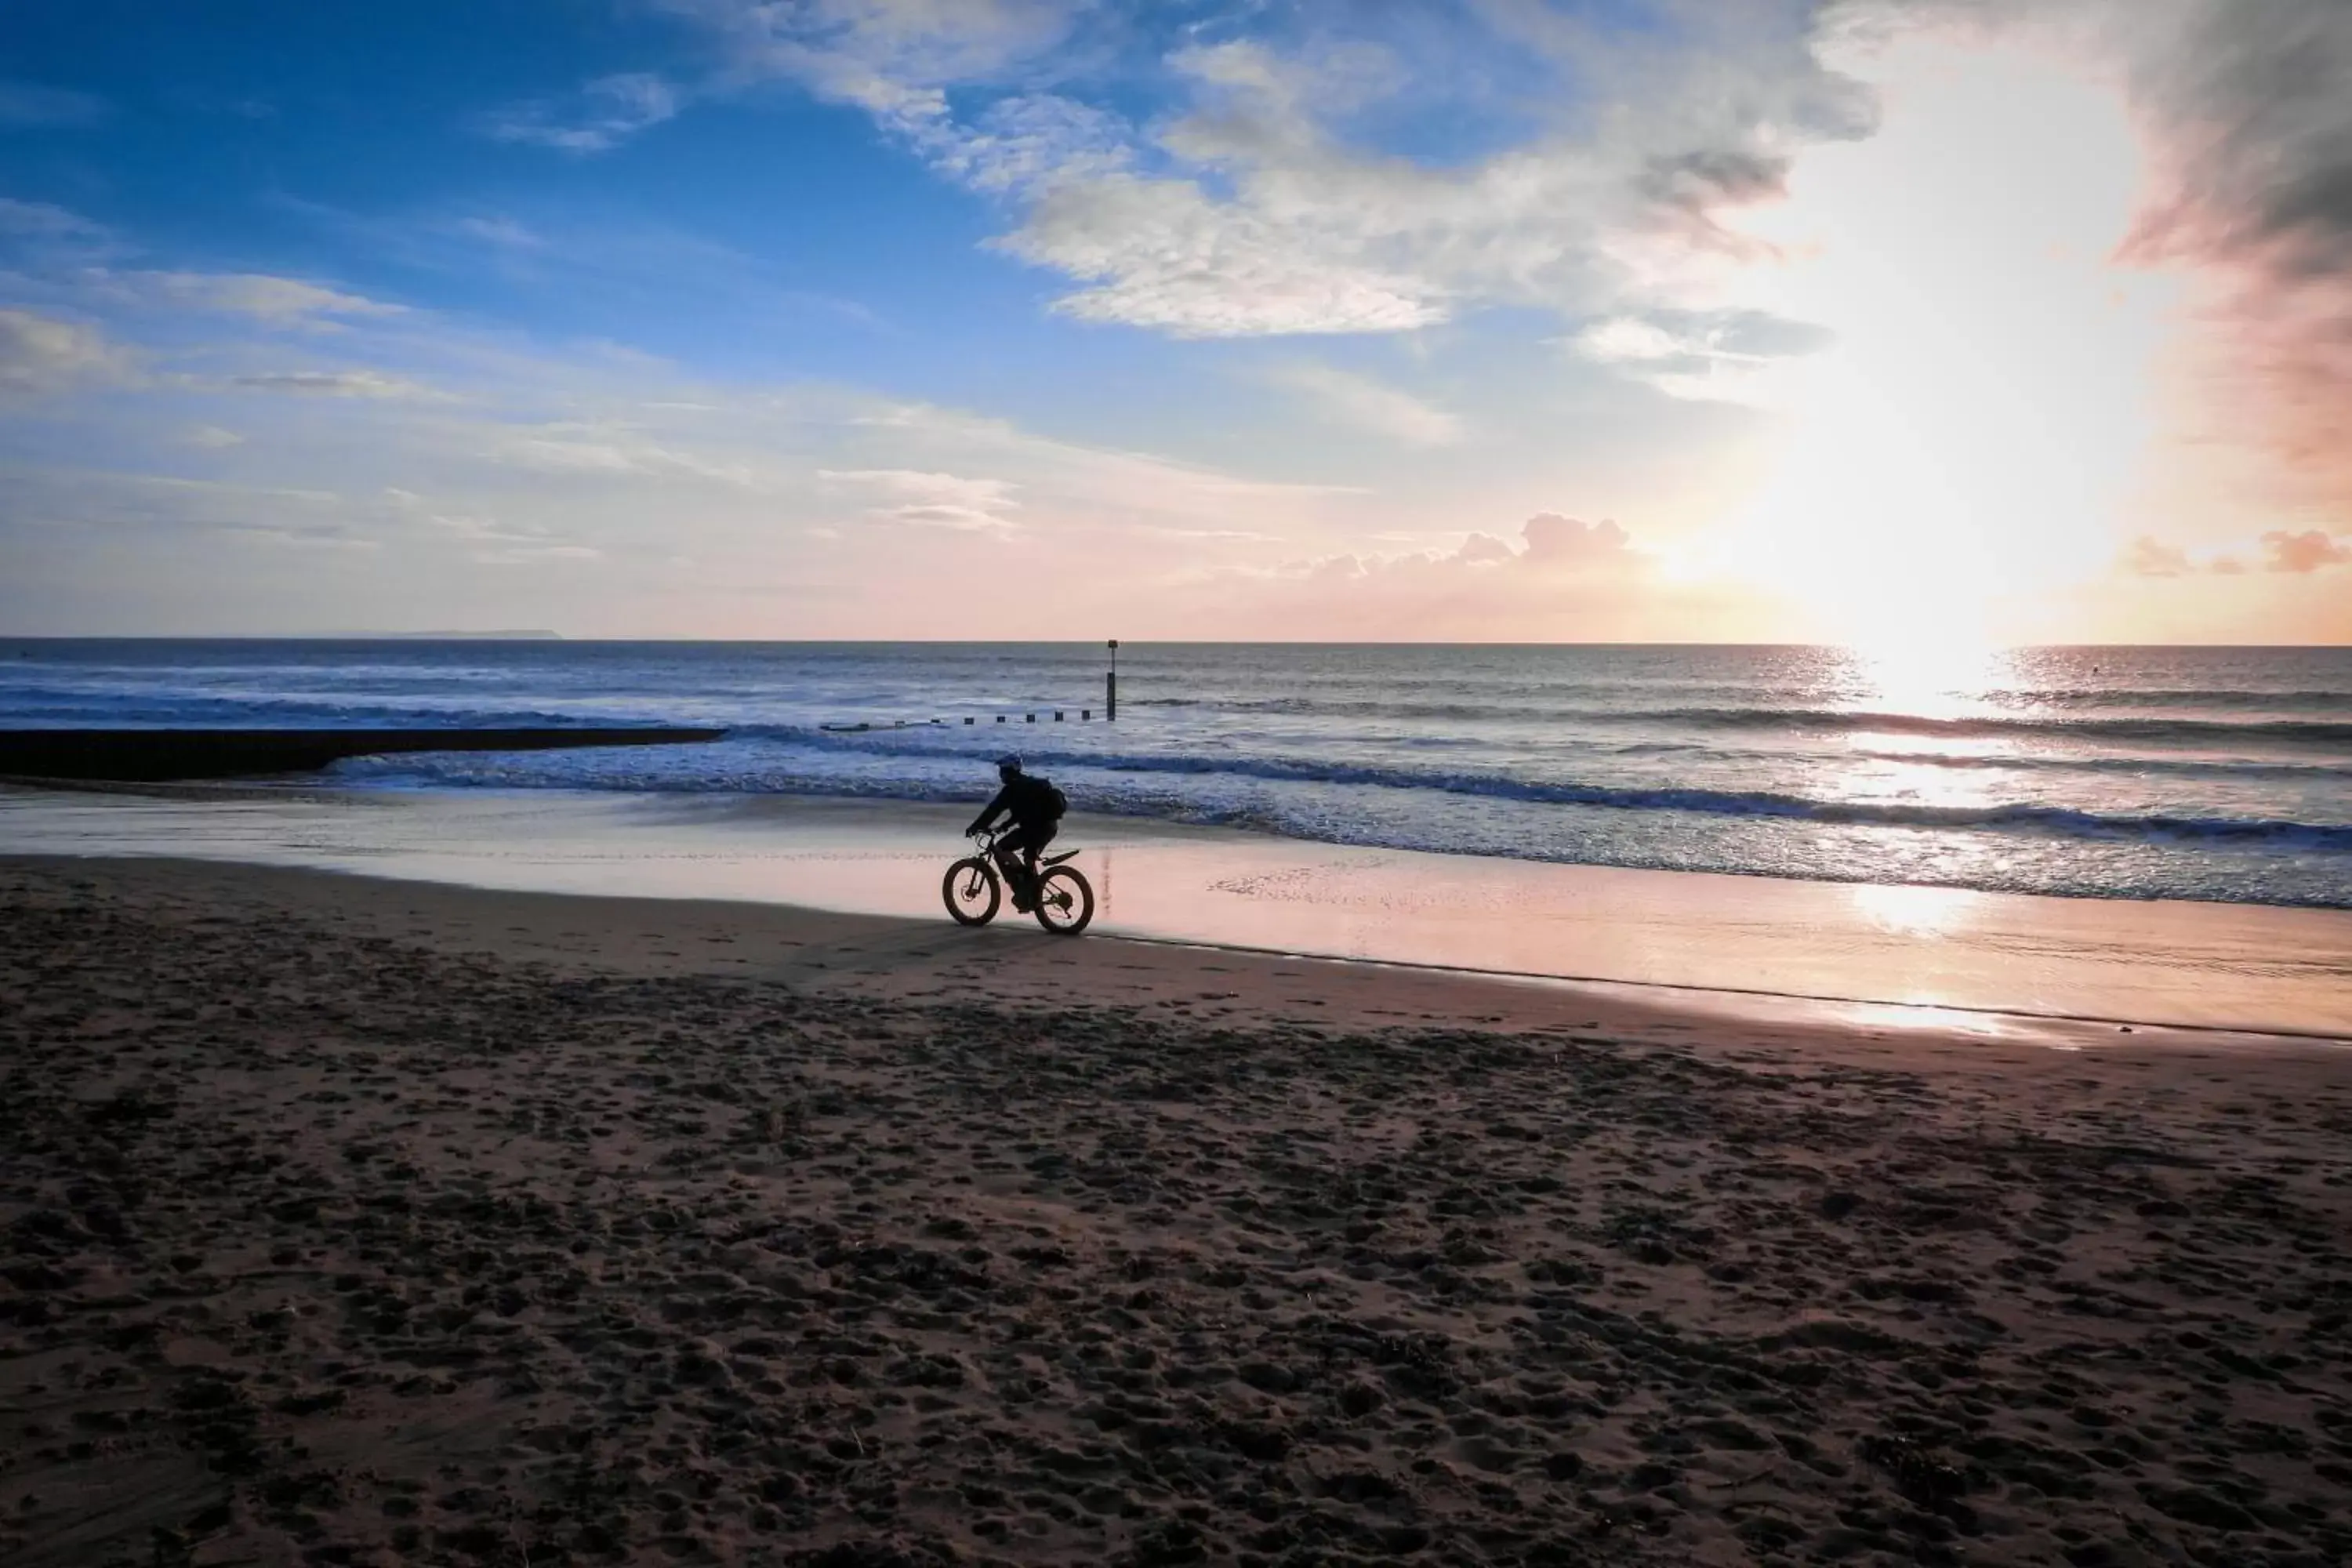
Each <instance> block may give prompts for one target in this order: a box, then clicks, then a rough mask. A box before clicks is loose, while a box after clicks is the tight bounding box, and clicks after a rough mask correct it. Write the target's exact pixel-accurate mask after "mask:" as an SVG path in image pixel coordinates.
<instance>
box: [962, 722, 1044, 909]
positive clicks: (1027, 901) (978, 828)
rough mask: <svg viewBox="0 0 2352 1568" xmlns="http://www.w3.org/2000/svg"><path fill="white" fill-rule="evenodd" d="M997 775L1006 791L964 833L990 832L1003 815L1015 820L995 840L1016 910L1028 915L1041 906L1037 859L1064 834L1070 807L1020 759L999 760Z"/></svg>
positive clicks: (981, 809) (1001, 791)
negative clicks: (1058, 834) (1064, 820)
mask: <svg viewBox="0 0 2352 1568" xmlns="http://www.w3.org/2000/svg"><path fill="white" fill-rule="evenodd" d="M996 776H997V777H998V778H1000V779H1002V780H1003V788H1002V789H1000V790H998V791H997V792H996V796H995V798H994V799H992V800H991V801H990V802H989V803H988V804H987V805H984V806H982V807H981V808H980V815H979V816H975V817H973V818H972V819H971V826H970V827H967V828H965V829H964V832H965V833H966V834H968V835H969V834H975V833H982V832H985V831H987V829H988V827H989V826H990V825H991V824H992V823H993V822H994V821H995V820H996V818H997V815H998V814H999V813H1003V814H1004V815H1005V816H1010V817H1012V819H1013V826H1012V827H1011V828H1010V829H1009V830H1007V831H1006V833H1005V834H1004V835H1003V837H1000V838H999V839H997V841H996V864H997V866H998V867H999V868H1001V869H1003V872H1004V879H1005V881H1006V882H1007V883H1008V884H1010V885H1011V887H1012V889H1013V908H1014V909H1016V910H1020V911H1021V912H1022V913H1024V914H1026V913H1028V912H1029V911H1030V910H1032V909H1034V908H1035V906H1036V902H1037V857H1038V855H1039V853H1040V852H1042V851H1043V850H1044V849H1045V846H1046V845H1048V844H1051V843H1052V842H1053V841H1054V835H1055V833H1056V832H1058V831H1060V829H1061V823H1062V815H1063V813H1065V812H1066V811H1068V810H1069V809H1070V803H1069V800H1068V799H1067V797H1066V796H1065V795H1063V794H1062V792H1061V791H1060V790H1057V789H1055V787H1054V785H1053V784H1052V783H1051V782H1050V781H1049V780H1046V779H1042V778H1039V777H1038V776H1037V775H1036V774H1035V773H1023V772H1022V771H1021V759H1020V758H1019V757H1013V756H1007V757H999V758H997V759H996Z"/></svg>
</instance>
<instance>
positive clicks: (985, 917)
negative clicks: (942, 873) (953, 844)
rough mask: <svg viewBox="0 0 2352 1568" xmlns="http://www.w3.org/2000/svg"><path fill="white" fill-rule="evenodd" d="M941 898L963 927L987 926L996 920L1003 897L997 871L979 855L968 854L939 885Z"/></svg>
mask: <svg viewBox="0 0 2352 1568" xmlns="http://www.w3.org/2000/svg"><path fill="white" fill-rule="evenodd" d="M1003 897H1004V894H1003V889H1001V888H999V887H998V886H997V881H996V868H994V867H993V866H991V865H990V864H989V863H988V862H987V861H986V860H985V859H983V858H981V857H980V856H978V855H969V856H966V857H965V858H963V859H961V860H959V861H957V862H956V863H955V864H954V865H952V866H950V867H949V868H948V874H947V877H946V879H944V880H942V881H941V882H940V898H941V899H943V900H946V902H947V906H948V913H949V914H950V915H951V916H953V917H954V919H955V923H956V924H958V925H960V926H984V925H986V924H987V923H988V922H989V921H992V920H994V919H995V918H996V906H997V904H998V902H999V901H1000V900H1002V899H1003Z"/></svg>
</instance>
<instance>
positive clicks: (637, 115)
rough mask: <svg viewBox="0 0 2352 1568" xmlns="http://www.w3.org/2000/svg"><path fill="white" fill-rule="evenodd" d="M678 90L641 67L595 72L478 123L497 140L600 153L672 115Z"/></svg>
mask: <svg viewBox="0 0 2352 1568" xmlns="http://www.w3.org/2000/svg"><path fill="white" fill-rule="evenodd" d="M679 103H680V98H679V93H678V89H677V88H676V87H675V86H673V85H672V84H671V83H670V82H669V81H668V79H666V78H663V77H659V76H656V75H654V74H652V73H650V72H646V71H628V72H624V73H622V74H620V75H617V76H606V77H598V78H597V79H594V80H593V81H590V82H587V83H585V84H583V86H582V87H581V89H580V90H579V91H578V92H577V93H574V94H572V95H570V96H568V97H566V98H562V99H534V100H531V101H530V102H528V103H520V104H517V105H515V106H513V107H512V108H510V109H507V110H500V111H499V112H498V113H496V114H493V115H491V116H489V117H488V119H487V120H485V121H483V122H482V128H483V130H484V131H485V132H488V134H489V135H490V136H492V137H493V138H495V139H497V140H498V141H500V142H525V143H528V144H530V145H531V146H536V147H551V148H553V149H555V150H556V151H557V152H559V153H605V152H610V151H611V150H612V149H614V148H615V147H617V146H619V145H620V144H621V143H622V142H626V141H628V140H629V139H630V138H631V137H633V136H635V135H637V134H638V133H640V132H645V131H648V130H650V129H652V128H653V127H654V126H656V125H659V124H660V123H662V122H663V121H666V120H669V119H671V118H673V117H674V116H676V115H677V111H678V108H679Z"/></svg>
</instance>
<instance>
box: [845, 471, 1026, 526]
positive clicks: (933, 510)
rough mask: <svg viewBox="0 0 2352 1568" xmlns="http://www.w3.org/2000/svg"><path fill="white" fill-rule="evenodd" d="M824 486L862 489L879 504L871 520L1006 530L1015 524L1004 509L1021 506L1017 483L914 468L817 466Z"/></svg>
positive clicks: (868, 512) (868, 513)
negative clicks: (1015, 492) (1014, 484)
mask: <svg viewBox="0 0 2352 1568" xmlns="http://www.w3.org/2000/svg"><path fill="white" fill-rule="evenodd" d="M816 477H817V478H818V479H820V480H821V481H823V482H824V483H825V484H826V485H828V486H833V487H836V488H846V489H851V490H853V491H859V492H864V493H866V494H867V495H869V496H871V497H873V498H874V499H876V500H877V501H878V502H879V504H877V505H875V506H872V507H870V508H868V509H867V510H866V517H867V519H869V520H870V521H876V522H893V523H904V524H908V525H910V526H913V527H917V528H944V529H949V530H952V531H956V532H961V533H998V534H1002V533H1006V532H1010V531H1013V530H1014V529H1016V528H1017V527H1019V526H1020V525H1019V524H1018V523H1016V522H1014V521H1013V520H1012V519H1011V518H1009V517H1007V516H1005V515H1004V514H1005V513H1006V512H1008V511H1016V510H1020V506H1021V503H1020V502H1019V501H1016V500H1013V494H1012V492H1013V489H1016V488H1017V487H1015V486H1013V485H1012V484H1009V483H1007V482H1006V481H1004V480H1003V479H965V478H963V477H962V476H961V475H957V474H945V473H928V472H924V471H922V470H920V469H914V468H852V469H841V468H820V469H818V470H817V476H816Z"/></svg>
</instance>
